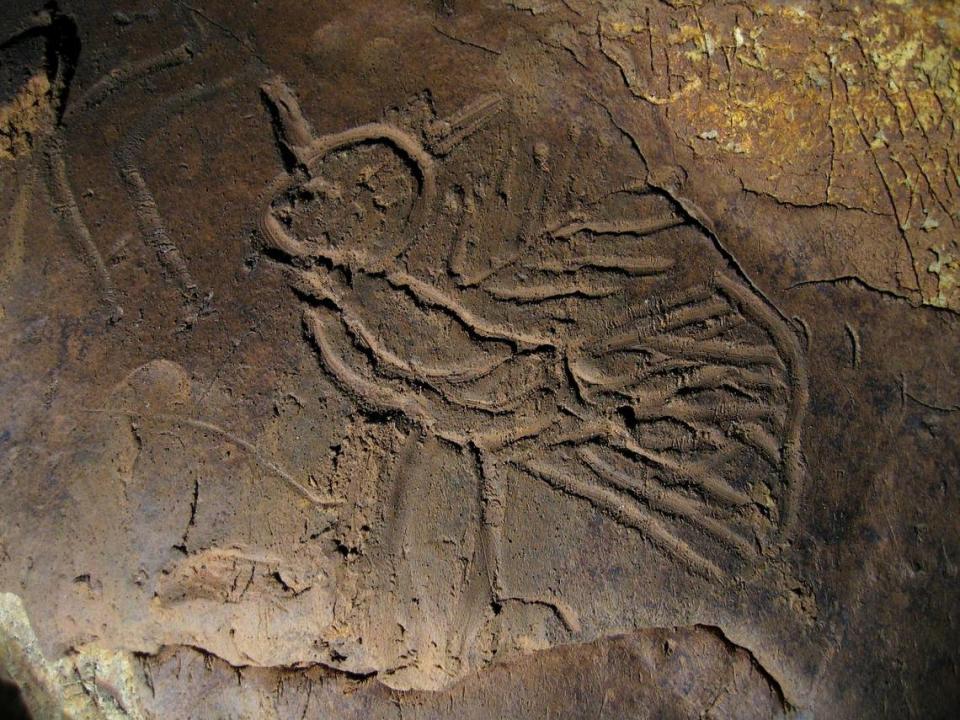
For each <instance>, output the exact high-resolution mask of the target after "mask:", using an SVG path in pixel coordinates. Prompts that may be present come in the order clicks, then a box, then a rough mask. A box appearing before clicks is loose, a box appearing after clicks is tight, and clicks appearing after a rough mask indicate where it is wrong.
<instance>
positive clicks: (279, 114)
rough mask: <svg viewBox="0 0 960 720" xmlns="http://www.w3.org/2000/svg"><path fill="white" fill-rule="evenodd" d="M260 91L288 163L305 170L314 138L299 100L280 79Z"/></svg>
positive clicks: (273, 79) (265, 85)
mask: <svg viewBox="0 0 960 720" xmlns="http://www.w3.org/2000/svg"><path fill="white" fill-rule="evenodd" d="M260 91H261V92H262V93H263V97H264V101H265V102H266V104H267V107H268V108H269V109H270V114H271V116H272V117H273V127H274V132H276V135H277V142H278V144H279V145H280V148H281V153H282V154H283V156H284V161H285V162H287V164H288V165H291V166H297V165H298V166H305V165H306V161H307V157H308V153H309V149H310V145H311V144H312V143H313V141H314V134H313V128H312V127H311V126H310V123H309V122H308V121H307V119H306V118H305V117H304V116H303V112H302V111H301V110H300V103H299V102H297V96H296V95H294V93H293V90H291V89H290V88H289V87H288V86H287V84H286V83H285V82H284V81H283V80H282V79H281V78H279V77H275V78H272V79H270V80H268V81H267V82H265V83H263V85H261V86H260Z"/></svg>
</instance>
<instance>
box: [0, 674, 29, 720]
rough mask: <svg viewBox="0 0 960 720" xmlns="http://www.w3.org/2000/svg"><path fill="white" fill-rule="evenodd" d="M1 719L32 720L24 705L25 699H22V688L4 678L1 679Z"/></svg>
mask: <svg viewBox="0 0 960 720" xmlns="http://www.w3.org/2000/svg"><path fill="white" fill-rule="evenodd" d="M0 718H3V719H4V720H31V718H30V713H29V711H28V710H27V707H26V705H24V704H23V698H22V697H20V688H18V687H17V686H16V685H14V684H13V683H11V682H7V681H6V680H4V679H3V678H0Z"/></svg>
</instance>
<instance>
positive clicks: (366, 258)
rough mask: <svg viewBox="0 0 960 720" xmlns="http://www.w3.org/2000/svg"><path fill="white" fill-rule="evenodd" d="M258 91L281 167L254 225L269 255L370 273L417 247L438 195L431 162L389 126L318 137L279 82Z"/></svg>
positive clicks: (412, 140) (416, 143) (413, 140)
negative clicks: (270, 119) (283, 164)
mask: <svg viewBox="0 0 960 720" xmlns="http://www.w3.org/2000/svg"><path fill="white" fill-rule="evenodd" d="M262 90H263V94H264V98H265V100H266V102H267V104H268V106H269V107H270V109H271V112H272V114H273V118H274V125H275V128H276V133H277V139H278V143H279V145H280V147H281V150H282V152H283V154H284V157H285V160H286V162H287V171H286V172H284V173H282V174H281V175H279V176H278V177H277V178H276V179H275V180H274V181H273V183H272V184H271V186H270V188H269V190H268V192H267V202H266V205H265V207H264V208H263V211H262V215H261V218H260V221H261V229H262V231H263V234H264V236H265V241H266V243H267V245H268V247H270V248H272V249H274V250H277V251H280V252H282V253H284V254H287V255H289V256H291V257H295V258H301V259H303V260H306V261H314V262H320V263H323V262H331V263H334V264H338V265H339V264H348V265H351V266H357V267H361V268H363V269H365V270H368V271H376V270H379V269H382V268H384V267H387V266H389V265H390V264H391V263H392V262H393V261H394V260H395V259H396V258H397V257H398V256H399V255H401V254H402V253H403V251H404V250H405V249H406V248H407V247H408V246H409V245H410V244H411V243H412V242H413V241H414V240H415V239H416V237H417V234H418V233H419V232H420V230H421V229H422V226H423V223H424V218H425V210H426V208H428V207H429V206H430V204H431V201H432V200H433V198H434V196H435V194H436V178H435V171H434V162H433V158H432V156H431V155H430V154H429V153H428V152H427V151H426V150H425V149H424V147H423V145H422V144H421V142H420V140H419V138H418V137H416V136H415V135H414V134H413V133H411V132H409V131H407V130H404V129H402V128H400V127H397V126H394V125H390V124H387V123H379V122H378V123H369V124H366V125H360V126H357V127H353V128H350V129H348V130H344V131H342V132H338V133H333V134H330V135H321V136H316V135H315V134H314V132H313V130H312V128H311V126H310V124H309V122H308V121H307V120H306V119H305V118H304V116H303V113H302V112H301V110H300V106H299V103H298V102H297V99H296V97H295V96H294V94H293V93H292V92H291V91H290V89H289V88H288V87H287V86H286V85H284V84H283V82H282V81H280V80H272V81H270V82H267V83H265V84H264V85H263V87H262Z"/></svg>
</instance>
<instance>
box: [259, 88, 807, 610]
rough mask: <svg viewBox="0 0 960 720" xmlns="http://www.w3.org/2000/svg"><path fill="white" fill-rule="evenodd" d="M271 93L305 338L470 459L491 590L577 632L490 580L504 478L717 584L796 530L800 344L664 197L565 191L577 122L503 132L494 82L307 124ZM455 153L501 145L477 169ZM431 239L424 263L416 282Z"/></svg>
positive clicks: (287, 101) (280, 210)
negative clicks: (365, 120)
mask: <svg viewBox="0 0 960 720" xmlns="http://www.w3.org/2000/svg"><path fill="white" fill-rule="evenodd" d="M263 90H264V94H265V97H266V99H267V101H268V104H270V106H271V109H272V110H273V115H274V119H275V121H276V122H277V130H278V137H279V138H280V141H281V143H283V144H284V145H285V146H286V148H287V149H288V150H289V151H290V152H291V153H292V154H293V156H294V157H295V159H296V161H297V162H296V167H294V168H292V169H291V170H290V171H289V172H284V173H281V174H280V175H278V176H277V178H276V179H275V180H274V181H273V182H272V183H271V184H270V186H269V187H268V189H267V192H266V202H265V206H264V208H263V211H262V213H261V216H260V230H261V234H262V236H263V240H264V243H265V245H266V248H267V249H268V250H269V252H270V253H271V257H273V258H274V259H276V260H277V261H278V262H279V263H280V265H281V266H282V267H283V268H284V270H285V271H286V272H288V273H289V277H290V281H291V284H292V286H293V287H294V288H295V289H296V291H297V293H298V294H299V295H300V297H302V298H304V299H309V300H310V307H307V308H306V309H305V311H304V324H305V327H306V331H307V333H308V335H309V337H310V339H311V340H312V342H313V345H314V347H315V349H316V351H317V355H318V358H319V361H320V364H321V366H322V368H323V369H324V370H325V371H326V372H327V373H328V374H329V375H330V376H331V378H332V379H333V380H334V381H335V382H336V383H337V384H338V386H339V387H340V389H341V390H342V391H343V392H344V393H346V394H347V395H349V396H350V397H351V398H353V400H354V401H355V402H356V403H357V404H358V405H359V406H360V407H361V408H365V409H367V410H370V411H374V412H377V413H389V414H391V415H393V416H394V417H396V418H397V422H400V423H407V424H410V425H413V426H416V427H419V428H421V429H422V430H424V431H426V432H428V433H431V434H433V435H434V436H436V437H437V438H439V439H441V440H442V441H444V442H447V443H450V444H452V445H454V446H456V447H457V448H459V449H460V450H462V451H463V452H464V453H465V454H467V455H468V456H470V457H472V458H474V462H475V466H476V472H477V477H478V498H479V502H480V507H481V511H482V517H481V520H482V528H481V534H482V541H483V543H484V548H485V553H484V555H485V557H486V558H487V559H488V561H487V562H488V565H489V567H488V569H487V574H488V582H489V586H490V591H491V594H492V597H493V599H494V601H495V602H504V601H510V600H518V601H530V602H538V603H542V604H544V605H545V606H549V607H551V608H552V609H553V611H554V612H555V613H556V614H557V616H558V618H560V619H561V620H563V621H564V622H565V623H567V624H568V625H569V624H571V622H570V617H569V614H568V613H567V612H566V610H565V609H561V607H560V606H559V605H558V604H557V603H556V602H554V601H553V600H551V599H550V598H538V599H535V600H531V599H529V598H528V599H526V600H524V599H521V598H515V597H512V596H511V595H510V594H509V593H508V592H507V590H506V589H505V588H504V587H503V585H502V581H501V578H500V565H501V562H502V549H501V546H502V534H503V529H504V522H505V507H506V504H507V497H506V487H507V477H508V474H510V473H514V474H516V473H518V472H519V473H522V474H524V475H526V476H528V477H530V478H533V479H537V480H540V481H542V482H544V483H546V484H547V485H548V486H549V487H551V488H553V489H554V490H555V491H556V492H558V493H559V494H561V495H564V496H568V497H571V498H577V499H579V500H582V501H586V502H587V503H589V504H590V505H592V506H593V507H594V508H595V509H597V510H598V511H600V512H602V513H604V514H606V515H607V516H609V517H611V518H612V519H613V520H614V521H616V522H617V523H619V524H620V525H622V526H624V527H625V528H628V529H630V530H632V531H636V532H637V533H639V534H640V535H641V536H643V537H644V538H645V539H646V540H647V541H649V542H650V543H651V544H653V545H654V546H655V547H657V548H658V549H659V550H660V551H662V552H663V553H665V554H666V555H667V556H669V557H670V558H672V559H673V560H674V561H675V562H676V563H678V564H679V565H681V566H682V567H684V568H687V569H688V570H689V571H691V572H693V573H695V574H698V575H700V576H702V577H706V578H710V579H714V580H717V579H722V578H724V577H725V576H726V574H727V572H728V571H727V570H725V568H728V567H729V563H730V562H747V563H749V562H754V561H757V560H758V559H759V558H760V557H761V555H763V554H764V553H766V552H768V551H769V550H770V548H772V547H773V546H775V544H776V543H777V542H778V538H780V537H782V535H783V534H784V533H785V532H787V531H788V530H789V528H790V526H791V524H792V522H793V520H794V517H795V514H796V504H797V498H798V493H799V492H800V487H801V476H802V473H801V457H800V434H799V433H800V420H801V417H802V414H803V412H804V407H805V404H806V393H807V390H806V374H805V366H804V361H803V357H802V355H801V353H800V349H799V344H798V342H797V338H796V337H795V336H794V334H793V331H792V330H791V329H790V327H789V326H788V325H787V324H786V322H785V320H784V319H783V318H781V317H780V316H779V314H778V313H777V312H776V311H775V310H774V309H773V308H772V307H769V306H768V305H767V304H766V302H765V301H764V300H763V299H761V298H760V297H758V296H757V295H756V294H755V293H754V292H753V291H752V290H750V289H749V288H748V286H747V285H746V284H745V283H744V282H741V280H739V279H738V278H737V276H736V273H735V271H734V270H733V269H732V268H731V267H729V266H728V265H726V264H725V263H723V262H721V261H718V263H717V267H715V268H713V269H711V270H709V271H708V272H705V271H703V270H702V268H700V265H701V264H702V262H703V261H699V262H698V258H697V256H695V255H691V254H689V253H688V252H687V253H686V254H685V251H681V250H682V248H683V246H684V245H683V244H684V243H689V242H700V241H701V240H702V236H701V235H698V233H699V231H698V230H697V229H696V228H695V226H693V225H692V224H691V223H690V222H689V221H688V219H687V218H686V216H685V215H684V214H683V212H682V211H681V210H680V209H679V208H677V207H676V206H675V205H674V204H673V203H672V202H670V201H669V200H668V199H666V198H664V197H662V196H661V195H659V194H658V193H655V192H651V191H648V190H644V189H633V188H627V189H625V190H620V191H616V190H615V191H612V192H610V193H608V195H609V197H608V198H604V199H600V200H590V199H587V200H577V199H576V198H574V197H573V192H572V190H571V186H572V181H571V176H572V175H574V174H575V173H576V172H577V162H578V152H579V147H580V144H581V143H582V142H583V141H584V140H583V138H584V134H583V133H581V132H580V131H579V130H573V131H571V132H570V133H568V134H567V137H568V139H569V146H568V147H562V148H557V147H551V146H550V144H549V143H548V142H546V141H544V140H542V139H536V138H535V139H534V140H533V141H525V140H523V139H521V138H510V139H508V140H506V141H504V140H503V136H502V134H501V133H500V131H499V128H498V126H497V123H496V119H497V117H498V116H499V115H500V114H502V113H504V112H507V111H508V110H507V109H506V108H505V101H504V100H503V98H501V97H499V96H487V97H483V98H481V99H479V100H478V101H476V102H474V103H471V104H470V105H469V106H467V107H466V108H464V109H463V110H462V111H460V112H457V113H455V114H454V115H453V116H451V117H450V118H446V119H434V120H432V121H428V122H427V123H426V125H425V126H424V127H422V128H420V129H417V128H416V127H409V126H407V125H403V124H402V122H401V123H399V124H397V125H390V124H386V123H380V122H374V123H370V124H367V125H362V126H359V127H356V128H351V129H348V130H345V131H342V132H340V133H336V134H332V135H326V136H320V137H315V136H314V133H313V130H312V128H311V127H310V124H309V122H308V121H307V120H306V119H305V118H304V117H303V115H302V113H301V111H300V108H299V106H298V104H297V101H296V97H295V95H294V94H293V92H292V91H291V90H290V89H289V88H287V87H286V86H285V85H284V84H283V83H282V82H281V81H279V80H274V81H271V82H270V83H268V84H266V85H265V86H264V88H263ZM471 143H472V144H471ZM461 147H470V148H472V150H471V152H473V151H476V152H478V153H481V154H482V153H483V152H484V149H485V151H486V153H488V155H489V154H490V153H491V152H492V153H493V155H494V157H492V158H491V157H483V160H484V161H485V162H486V165H485V166H484V167H482V168H480V169H477V168H476V167H474V166H473V165H471V153H469V152H466V151H463V152H461V151H460V148H461ZM584 152H586V151H584ZM484 168H486V169H484ZM611 198H612V199H611ZM489 234H495V235H497V238H496V239H497V244H496V245H495V250H493V251H490V252H486V251H485V250H484V247H485V246H484V242H485V239H486V235H489ZM690 238H693V240H691V239H690ZM426 246H429V247H433V248H434V249H437V248H439V250H438V252H435V253H434V254H433V255H432V256H430V257H432V258H433V263H434V264H433V266H431V267H428V268H427V271H426V273H424V272H423V271H420V272H416V271H414V267H415V266H417V263H420V265H421V266H422V265H423V262H424V261H422V260H420V259H419V258H421V256H422V255H423V251H422V248H423V247H426ZM486 247H489V244H488V245H487V246H486ZM678 248H679V249H678ZM418 253H420V254H418ZM438 253H439V254H438ZM730 558H733V560H731V559H730Z"/></svg>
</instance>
